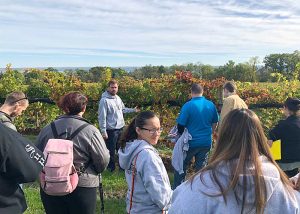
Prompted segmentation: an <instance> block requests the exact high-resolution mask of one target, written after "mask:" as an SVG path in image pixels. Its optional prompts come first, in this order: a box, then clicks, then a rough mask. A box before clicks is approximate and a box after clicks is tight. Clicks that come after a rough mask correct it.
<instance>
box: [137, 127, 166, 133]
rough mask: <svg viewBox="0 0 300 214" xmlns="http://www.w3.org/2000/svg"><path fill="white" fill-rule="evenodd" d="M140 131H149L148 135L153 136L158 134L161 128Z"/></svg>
mask: <svg viewBox="0 0 300 214" xmlns="http://www.w3.org/2000/svg"><path fill="white" fill-rule="evenodd" d="M140 129H143V130H147V131H149V133H150V134H155V133H157V134H160V133H161V132H162V131H163V128H159V129H146V128H140Z"/></svg>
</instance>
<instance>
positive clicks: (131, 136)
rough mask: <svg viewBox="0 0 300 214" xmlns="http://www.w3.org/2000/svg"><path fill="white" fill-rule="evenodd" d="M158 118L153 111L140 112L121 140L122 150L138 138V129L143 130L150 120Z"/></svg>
mask: <svg viewBox="0 0 300 214" xmlns="http://www.w3.org/2000/svg"><path fill="white" fill-rule="evenodd" d="M153 117H156V115H155V113H153V112H152V111H143V112H140V113H139V114H138V115H137V116H136V117H135V118H134V119H133V120H132V121H131V122H130V124H129V125H128V127H127V128H126V129H125V131H124V132H123V134H122V136H121V139H120V147H121V148H122V149H124V148H125V146H126V143H127V142H130V141H133V140H135V139H137V138H138V134H137V133H136V130H135V129H136V127H139V128H143V127H144V125H145V124H146V121H147V120H148V119H151V118H153Z"/></svg>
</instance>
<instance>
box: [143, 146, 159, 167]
mask: <svg viewBox="0 0 300 214" xmlns="http://www.w3.org/2000/svg"><path fill="white" fill-rule="evenodd" d="M138 159H140V161H141V162H143V163H146V164H151V163H154V164H155V163H162V160H161V158H160V156H159V154H158V152H157V151H156V150H155V149H154V148H145V149H143V150H141V152H140V153H139V156H138Z"/></svg>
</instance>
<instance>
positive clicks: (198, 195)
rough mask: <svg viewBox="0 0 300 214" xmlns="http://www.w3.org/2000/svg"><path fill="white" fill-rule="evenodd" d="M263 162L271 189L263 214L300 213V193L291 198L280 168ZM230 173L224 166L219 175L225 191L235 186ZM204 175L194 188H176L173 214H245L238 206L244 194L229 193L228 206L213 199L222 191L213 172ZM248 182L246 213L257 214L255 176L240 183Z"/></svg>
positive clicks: (184, 186)
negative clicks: (230, 183)
mask: <svg viewBox="0 0 300 214" xmlns="http://www.w3.org/2000/svg"><path fill="white" fill-rule="evenodd" d="M260 159H261V161H262V174H263V178H264V180H265V183H266V188H267V195H266V198H267V202H266V206H265V209H264V212H263V213H266V214H281V213H289V214H296V213H300V193H299V192H298V191H295V190H291V192H292V194H291V195H292V196H290V195H289V193H288V191H287V189H286V188H285V187H284V186H283V184H282V182H281V179H280V176H279V172H278V170H277V168H276V167H275V166H274V165H273V164H272V163H271V162H269V161H268V160H267V159H266V158H265V157H260ZM250 170H253V166H252V167H251V166H249V167H248V171H250ZM229 171H230V170H229V165H228V163H227V164H226V163H222V164H220V165H219V167H218V171H217V172H216V173H217V174H216V176H217V177H218V178H219V179H220V182H221V185H222V186H223V187H224V186H227V185H228V182H231V180H230V179H229V176H228V175H229ZM203 173H204V174H203V180H202V181H201V180H200V176H199V175H197V176H196V177H195V178H194V180H193V183H192V184H191V182H189V181H186V182H184V183H182V184H181V185H180V186H178V187H177V188H176V190H175V191H174V194H173V198H172V204H171V208H170V209H169V214H185V213H187V214H198V213H230V214H240V213H242V212H241V208H242V206H241V202H240V203H237V199H239V200H241V199H242V197H243V194H242V192H241V190H240V191H238V192H237V194H236V195H235V194H234V192H233V191H232V190H231V191H229V192H228V193H227V197H226V199H227V203H225V201H224V198H223V197H222V196H215V197H213V196H209V195H216V194H218V193H219V188H218V186H217V185H216V183H215V182H214V181H213V180H212V175H211V171H206V172H203ZM244 178H245V179H247V185H248V187H247V189H246V192H247V194H246V196H245V197H246V203H245V208H244V212H243V213H250V214H255V207H253V203H254V200H255V187H254V182H253V176H252V175H249V174H248V173H247V174H245V175H240V177H239V182H242V180H243V179H244ZM241 185H242V184H241ZM241 188H242V187H240V189H241Z"/></svg>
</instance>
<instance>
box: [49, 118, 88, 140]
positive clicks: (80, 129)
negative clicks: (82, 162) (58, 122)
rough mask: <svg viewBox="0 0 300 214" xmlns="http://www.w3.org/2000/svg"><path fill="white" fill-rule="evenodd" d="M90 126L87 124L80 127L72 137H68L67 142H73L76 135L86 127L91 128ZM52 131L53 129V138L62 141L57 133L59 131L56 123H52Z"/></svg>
mask: <svg viewBox="0 0 300 214" xmlns="http://www.w3.org/2000/svg"><path fill="white" fill-rule="evenodd" d="M89 125H90V124H89V123H85V124H83V125H81V126H79V128H78V129H76V130H75V131H74V132H73V133H72V134H71V136H69V137H68V136H67V138H66V140H72V139H73V138H74V137H75V136H76V135H78V133H79V132H81V131H82V130H83V129H84V128H85V127H87V126H89ZM51 129H52V133H53V137H54V138H56V139H60V138H61V136H60V135H58V133H57V129H56V126H55V123H54V122H52V123H51ZM62 134H65V133H62Z"/></svg>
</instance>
